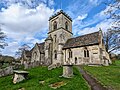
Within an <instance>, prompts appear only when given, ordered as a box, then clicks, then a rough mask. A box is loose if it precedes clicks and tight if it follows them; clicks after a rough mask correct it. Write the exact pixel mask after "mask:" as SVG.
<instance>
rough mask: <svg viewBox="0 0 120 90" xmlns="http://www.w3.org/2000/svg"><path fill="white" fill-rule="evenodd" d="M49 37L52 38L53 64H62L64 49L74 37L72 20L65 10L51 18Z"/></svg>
mask: <svg viewBox="0 0 120 90" xmlns="http://www.w3.org/2000/svg"><path fill="white" fill-rule="evenodd" d="M48 37H51V38H52V41H51V42H52V46H51V48H52V49H51V50H52V51H51V55H50V56H51V60H52V61H51V62H52V64H56V63H62V61H63V60H62V59H63V58H62V57H63V53H62V47H63V45H64V44H65V42H66V41H67V40H68V39H69V38H71V37H72V19H71V18H70V17H69V16H68V15H67V14H66V13H65V12H63V10H61V11H59V12H58V13H57V14H55V15H53V16H52V17H50V19H49V32H48Z"/></svg>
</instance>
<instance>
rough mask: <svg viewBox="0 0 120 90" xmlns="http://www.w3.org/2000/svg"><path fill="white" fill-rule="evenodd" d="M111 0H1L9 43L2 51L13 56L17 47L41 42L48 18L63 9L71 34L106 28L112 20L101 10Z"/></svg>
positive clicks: (0, 12)
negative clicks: (70, 20) (68, 21)
mask: <svg viewBox="0 0 120 90" xmlns="http://www.w3.org/2000/svg"><path fill="white" fill-rule="evenodd" d="M107 1H111V0H0V23H1V24H2V25H1V28H2V31H3V32H5V34H6V35H7V40H6V42H7V43H8V46H7V47H6V48H5V49H4V50H2V54H4V55H11V56H14V55H15V52H16V51H17V49H18V48H19V47H20V46H21V45H23V44H28V45H30V46H31V48H32V47H33V46H34V44H35V43H36V42H37V43H41V42H43V41H44V39H45V38H46V37H47V32H48V19H49V17H50V16H51V15H53V14H54V13H56V12H57V11H59V10H60V9H63V10H64V12H66V13H67V14H68V15H69V16H70V17H71V18H72V20H73V23H72V24H73V28H72V30H73V34H74V36H79V35H83V34H87V33H91V32H95V31H98V30H99V28H101V29H102V30H103V31H106V29H107V28H109V27H110V26H111V21H112V20H108V19H107V15H106V14H105V13H104V12H105V11H107V10H108V6H106V5H105V4H104V2H107Z"/></svg>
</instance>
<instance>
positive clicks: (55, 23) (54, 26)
mask: <svg viewBox="0 0 120 90" xmlns="http://www.w3.org/2000/svg"><path fill="white" fill-rule="evenodd" d="M53 29H54V30H56V29H57V22H56V21H55V22H54V23H53Z"/></svg>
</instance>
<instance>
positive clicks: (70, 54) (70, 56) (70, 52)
mask: <svg viewBox="0 0 120 90" xmlns="http://www.w3.org/2000/svg"><path fill="white" fill-rule="evenodd" d="M69 58H72V51H71V50H69Z"/></svg>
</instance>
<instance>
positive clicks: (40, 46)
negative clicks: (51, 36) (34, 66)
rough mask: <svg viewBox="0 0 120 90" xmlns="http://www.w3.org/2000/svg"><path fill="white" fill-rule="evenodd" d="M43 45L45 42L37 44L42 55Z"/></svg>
mask: <svg viewBox="0 0 120 90" xmlns="http://www.w3.org/2000/svg"><path fill="white" fill-rule="evenodd" d="M44 45H45V42H43V43H39V44H38V47H39V50H40V52H41V53H44Z"/></svg>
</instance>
